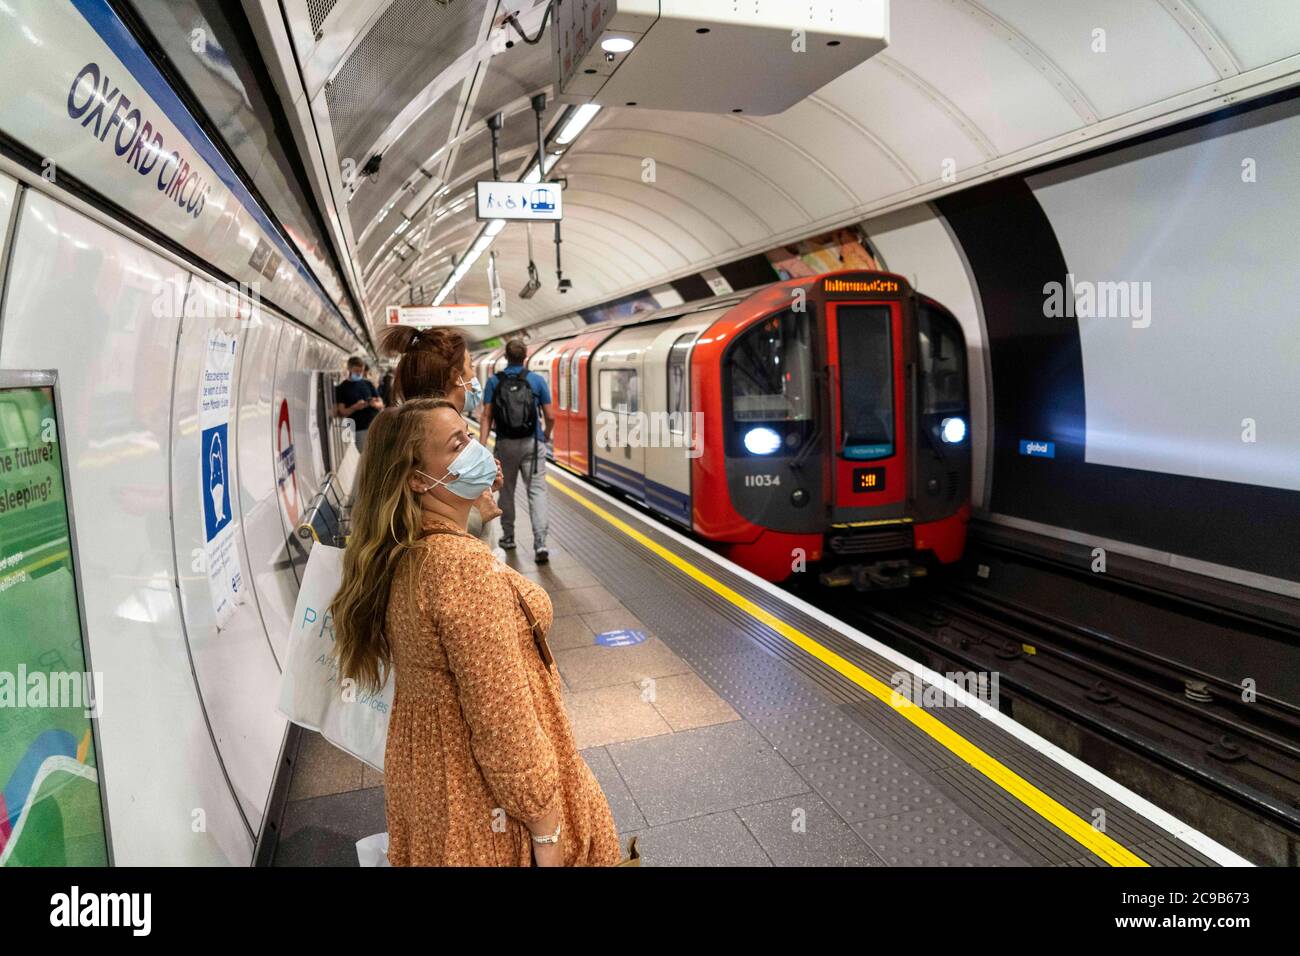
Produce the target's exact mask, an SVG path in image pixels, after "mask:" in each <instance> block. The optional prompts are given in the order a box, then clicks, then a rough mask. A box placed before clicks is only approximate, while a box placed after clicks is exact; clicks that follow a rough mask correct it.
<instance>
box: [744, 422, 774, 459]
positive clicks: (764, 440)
mask: <svg viewBox="0 0 1300 956" xmlns="http://www.w3.org/2000/svg"><path fill="white" fill-rule="evenodd" d="M780 447H781V436H780V435H778V434H777V433H776V432H775V431H773V430H772V429H770V428H762V427H760V428H751V429H750V430H749V431H747V432H745V450H746V451H747V452H749V453H750V454H751V455H770V454H772V452H774V451H776V450H777V449H778V448H780Z"/></svg>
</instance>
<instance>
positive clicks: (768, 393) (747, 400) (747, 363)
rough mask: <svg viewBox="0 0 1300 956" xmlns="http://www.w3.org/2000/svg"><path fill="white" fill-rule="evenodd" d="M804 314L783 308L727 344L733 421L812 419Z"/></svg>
mask: <svg viewBox="0 0 1300 956" xmlns="http://www.w3.org/2000/svg"><path fill="white" fill-rule="evenodd" d="M808 328H809V326H808V314H807V313H806V312H801V313H799V314H797V315H796V314H795V313H794V312H793V311H792V310H790V309H787V310H785V311H784V312H780V313H777V314H776V315H773V316H770V317H769V318H767V319H764V320H763V321H762V322H760V323H759V324H758V325H756V326H754V327H753V328H751V329H749V330H748V331H746V332H745V334H744V335H743V336H742V337H741V338H740V340H739V341H737V342H736V344H735V345H734V346H733V347H732V351H731V360H730V368H731V400H732V415H733V416H734V417H735V420H736V421H738V422H778V421H784V422H802V421H809V420H811V419H812V417H813V387H812V351H811V348H810V345H809V332H808Z"/></svg>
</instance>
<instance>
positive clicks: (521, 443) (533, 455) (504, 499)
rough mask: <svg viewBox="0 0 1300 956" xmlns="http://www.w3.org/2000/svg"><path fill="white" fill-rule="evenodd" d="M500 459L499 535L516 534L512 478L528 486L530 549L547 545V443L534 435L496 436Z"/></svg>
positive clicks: (509, 537) (507, 536)
mask: <svg viewBox="0 0 1300 956" xmlns="http://www.w3.org/2000/svg"><path fill="white" fill-rule="evenodd" d="M496 453H497V458H498V459H500V461H501V477H502V484H501V500H500V501H499V502H498V504H500V505H501V537H503V538H508V539H510V540H511V541H513V540H514V537H515V480H516V479H517V478H518V477H519V475H520V474H522V475H523V476H524V483H525V484H526V485H527V487H528V519H529V521H531V522H532V525H533V550H534V551H536V550H538V549H539V548H544V547H546V445H545V444H544V443H543V442H542V441H541V440H540V439H534V438H497V443H496Z"/></svg>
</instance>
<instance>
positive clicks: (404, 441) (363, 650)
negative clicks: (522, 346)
mask: <svg viewBox="0 0 1300 956" xmlns="http://www.w3.org/2000/svg"><path fill="white" fill-rule="evenodd" d="M437 408H450V409H451V410H452V411H453V412H456V406H455V405H453V404H452V403H451V402H449V401H447V400H445V399H440V398H417V399H412V400H411V401H408V402H403V403H402V404H401V405H397V406H395V407H393V408H386V409H384V410H383V411H382V412H380V413H379V416H378V417H377V418H375V420H374V421H373V422H372V423H371V425H370V430H369V438H368V439H367V441H366V450H365V453H364V454H363V455H362V456H361V463H360V465H359V466H358V468H357V477H356V484H355V487H354V494H353V500H352V532H351V534H350V535H349V536H348V544H347V549H346V550H345V551H344V554H343V583H342V585H341V586H340V587H339V591H338V594H336V595H335V596H334V600H333V601H332V602H331V603H330V607H329V612H330V615H331V617H332V618H333V621H334V656H335V657H336V659H337V660H338V664H339V672H340V676H341V677H343V678H351V679H352V680H355V681H356V682H357V685H358V687H359V688H360V689H362V690H366V691H377V690H379V689H380V688H381V687H383V685H384V682H385V681H386V680H387V674H388V668H389V667H391V666H392V660H393V657H392V648H391V646H390V644H389V642H388V636H387V635H386V634H385V633H384V618H385V616H386V615H387V612H388V590H389V587H390V585H391V584H392V580H393V574H394V572H395V571H396V570H397V564H398V562H399V561H401V559H402V557H403V555H405V554H406V552H407V551H409V550H410V549H411V548H413V547H415V544H416V542H417V541H418V540H419V534H420V502H419V497H418V496H417V495H416V494H415V492H413V491H412V490H411V488H410V485H409V484H408V483H407V478H408V477H409V476H410V474H411V469H412V468H414V467H415V466H416V465H417V464H418V463H419V446H420V442H421V441H422V440H423V438H424V436H425V429H426V428H427V427H428V415H427V413H428V412H431V411H433V410H434V409H437ZM457 414H459V413H457Z"/></svg>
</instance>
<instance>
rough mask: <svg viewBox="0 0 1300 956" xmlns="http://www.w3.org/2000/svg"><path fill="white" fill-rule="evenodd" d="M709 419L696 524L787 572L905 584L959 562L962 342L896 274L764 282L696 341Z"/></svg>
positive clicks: (866, 583)
mask: <svg viewBox="0 0 1300 956" xmlns="http://www.w3.org/2000/svg"><path fill="white" fill-rule="evenodd" d="M691 370H692V373H693V375H692V379H693V382H692V396H693V398H694V399H695V407H697V408H700V409H702V410H703V411H704V413H705V416H706V418H705V428H706V433H705V436H704V442H703V454H702V455H701V456H700V457H699V458H698V459H696V461H695V463H694V467H693V476H692V477H693V482H692V484H693V486H694V488H695V489H715V488H716V489H719V490H721V489H724V488H725V492H726V493H725V494H698V493H697V494H695V495H693V523H694V526H695V530H696V531H697V532H699V534H700V535H701V536H703V537H705V538H708V539H710V540H712V541H715V542H719V543H720V544H722V545H723V550H724V552H725V553H727V555H728V556H729V557H730V558H731V559H732V560H734V561H735V562H736V563H738V564H740V565H741V566H743V567H746V568H748V569H750V570H752V571H754V572H755V573H757V574H760V575H761V576H763V577H765V578H767V579H769V580H772V581H780V580H784V579H786V578H787V577H789V576H790V575H791V574H792V573H796V572H799V571H802V570H805V569H809V570H811V569H812V568H813V566H814V564H818V565H819V566H820V578H821V580H822V582H823V583H825V584H829V585H844V584H852V585H854V586H855V587H858V588H861V589H867V588H874V587H894V586H899V585H903V584H906V583H907V580H908V578H909V576H910V575H911V574H912V573H915V572H917V571H919V569H921V568H924V566H925V565H926V564H927V563H929V561H931V560H933V561H938V562H940V563H949V562H953V561H956V560H957V559H958V558H959V557H960V556H961V553H962V549H963V547H964V545H965V539H966V523H967V521H968V520H969V517H970V506H969V498H970V441H969V438H968V434H967V433H968V423H969V421H970V415H969V407H968V398H967V387H966V355H965V343H964V340H963V336H962V333H961V329H960V327H959V325H958V324H957V321H956V319H954V318H953V317H952V315H951V314H949V313H948V312H947V311H946V310H945V309H943V307H942V306H940V305H939V304H938V303H936V302H934V301H932V300H930V299H927V298H926V297H924V296H921V295H918V294H917V293H915V292H913V291H912V289H911V288H910V287H909V286H908V284H907V282H906V281H905V280H904V279H902V278H901V277H900V276H896V275H891V274H888V273H879V272H838V273H831V274H828V275H823V276H819V277H817V278H815V279H798V280H792V281H789V282H785V283H781V284H779V285H775V286H771V287H769V288H767V289H764V290H763V291H762V292H759V293H758V294H756V295H754V296H752V297H751V298H749V299H747V300H746V301H744V302H743V303H741V304H739V305H737V306H736V307H735V308H733V309H731V310H730V311H729V312H727V314H726V315H725V316H724V317H723V318H721V319H720V320H718V321H717V322H716V323H715V324H714V325H713V326H712V327H711V328H710V329H709V331H708V333H707V334H706V335H705V336H703V337H701V340H700V341H699V342H698V343H697V344H696V348H695V351H694V354H693V355H692V362H691Z"/></svg>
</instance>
